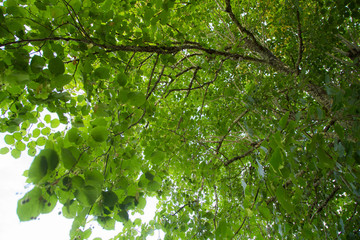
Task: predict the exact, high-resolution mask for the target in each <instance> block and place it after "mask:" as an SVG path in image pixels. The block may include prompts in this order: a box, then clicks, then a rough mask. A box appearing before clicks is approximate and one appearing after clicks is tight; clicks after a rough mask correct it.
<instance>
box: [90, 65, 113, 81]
mask: <svg viewBox="0 0 360 240" xmlns="http://www.w3.org/2000/svg"><path fill="white" fill-rule="evenodd" d="M94 75H95V77H97V78H98V79H109V78H110V72H109V69H108V68H106V67H99V68H97V69H95V71H94Z"/></svg>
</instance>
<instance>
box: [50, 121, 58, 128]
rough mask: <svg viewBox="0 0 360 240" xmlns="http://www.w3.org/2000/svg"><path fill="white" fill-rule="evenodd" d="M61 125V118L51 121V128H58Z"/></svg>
mask: <svg viewBox="0 0 360 240" xmlns="http://www.w3.org/2000/svg"><path fill="white" fill-rule="evenodd" d="M59 125H60V120H59V119H53V120H51V122H50V126H51V128H57V127H58V126H59Z"/></svg>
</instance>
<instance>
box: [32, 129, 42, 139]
mask: <svg viewBox="0 0 360 240" xmlns="http://www.w3.org/2000/svg"><path fill="white" fill-rule="evenodd" d="M39 135H40V129H38V128H35V129H34V130H33V132H32V136H33V137H34V138H37V137H38V136H39Z"/></svg>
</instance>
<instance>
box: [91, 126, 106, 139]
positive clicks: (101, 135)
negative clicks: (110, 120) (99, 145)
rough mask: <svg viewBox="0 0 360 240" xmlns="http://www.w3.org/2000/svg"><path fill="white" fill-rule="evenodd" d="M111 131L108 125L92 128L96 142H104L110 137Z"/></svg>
mask: <svg viewBox="0 0 360 240" xmlns="http://www.w3.org/2000/svg"><path fill="white" fill-rule="evenodd" d="M108 135H109V132H108V130H107V128H106V127H103V126H98V127H95V128H93V129H92V130H91V137H92V138H93V139H94V140H95V141H96V142H104V141H105V140H106V139H107V138H108Z"/></svg>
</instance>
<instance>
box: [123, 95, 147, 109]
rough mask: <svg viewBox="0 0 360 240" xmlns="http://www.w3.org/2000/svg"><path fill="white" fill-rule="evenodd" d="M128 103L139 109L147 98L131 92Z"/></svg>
mask: <svg viewBox="0 0 360 240" xmlns="http://www.w3.org/2000/svg"><path fill="white" fill-rule="evenodd" d="M127 98H128V103H129V104H130V105H132V106H135V107H139V106H141V105H143V104H144V103H145V102H146V97H145V95H144V94H143V93H141V92H130V93H128V95H127Z"/></svg>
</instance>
